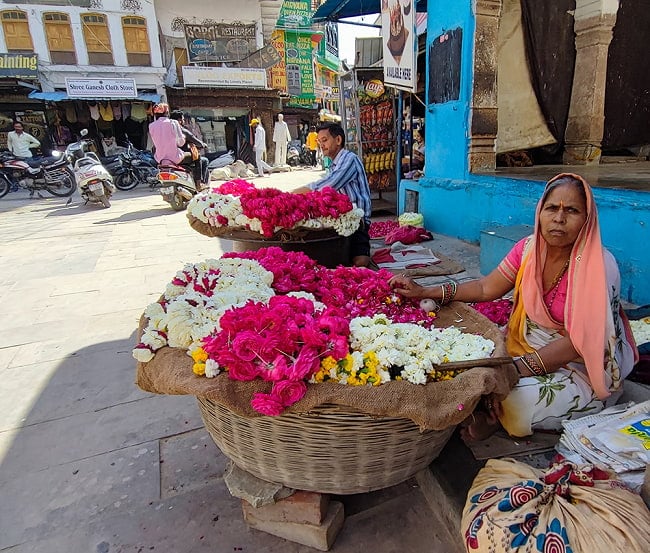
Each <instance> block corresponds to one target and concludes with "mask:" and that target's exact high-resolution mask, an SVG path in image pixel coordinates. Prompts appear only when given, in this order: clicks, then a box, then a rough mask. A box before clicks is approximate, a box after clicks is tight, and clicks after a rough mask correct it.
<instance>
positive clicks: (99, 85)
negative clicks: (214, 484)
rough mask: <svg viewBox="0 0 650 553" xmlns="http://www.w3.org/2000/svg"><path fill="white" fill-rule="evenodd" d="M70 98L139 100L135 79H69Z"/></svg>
mask: <svg viewBox="0 0 650 553" xmlns="http://www.w3.org/2000/svg"><path fill="white" fill-rule="evenodd" d="M65 90H66V94H67V95H68V96H69V97H70V98H89V99H90V98H120V99H126V98H137V96H138V89H137V87H136V86H135V79H69V78H66V80H65Z"/></svg>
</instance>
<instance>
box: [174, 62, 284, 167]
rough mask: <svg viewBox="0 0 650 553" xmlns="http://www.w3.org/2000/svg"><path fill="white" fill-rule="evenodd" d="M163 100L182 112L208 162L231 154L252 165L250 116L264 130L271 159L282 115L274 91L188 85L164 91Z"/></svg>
mask: <svg viewBox="0 0 650 553" xmlns="http://www.w3.org/2000/svg"><path fill="white" fill-rule="evenodd" d="M203 69H207V68H203ZM210 69H219V68H210ZM186 84H187V83H186ZM167 100H168V102H169V105H170V107H171V109H180V110H182V111H183V112H184V113H185V115H186V117H188V119H189V121H190V124H191V130H192V131H193V132H195V133H196V134H197V136H198V137H199V138H201V139H202V140H203V141H204V142H206V143H207V144H208V147H207V149H206V150H207V151H206V155H207V157H208V159H211V158H214V157H217V156H219V155H221V154H223V153H225V152H228V151H232V152H233V154H234V156H235V158H237V159H241V160H243V161H245V162H247V163H254V156H253V153H252V147H251V144H252V143H253V136H252V133H251V129H250V126H249V123H250V120H251V119H252V118H253V117H255V118H257V119H259V120H260V121H261V123H262V126H263V127H264V129H265V130H266V146H267V152H268V154H267V156H268V157H269V159H272V158H271V154H272V145H273V126H274V123H275V120H276V117H277V114H278V113H281V112H282V103H281V99H280V96H279V93H278V91H277V90H266V89H258V88H222V87H201V88H192V87H189V86H188V87H186V88H168V89H167Z"/></svg>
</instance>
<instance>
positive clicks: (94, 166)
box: [65, 129, 115, 207]
mask: <svg viewBox="0 0 650 553" xmlns="http://www.w3.org/2000/svg"><path fill="white" fill-rule="evenodd" d="M80 134H81V137H82V138H81V140H79V141H78V142H73V143H72V144H69V145H68V147H67V148H66V150H65V151H66V155H67V156H68V157H69V158H70V159H72V160H74V177H75V180H76V182H77V185H78V186H79V193H80V194H81V197H82V198H83V199H84V200H85V201H86V203H88V202H90V203H100V204H102V205H103V206H104V207H111V202H110V198H111V196H112V195H113V193H114V192H115V185H114V184H113V177H112V176H111V174H110V173H109V172H108V171H107V170H106V168H105V167H104V166H103V165H102V162H101V161H100V160H99V157H98V156H97V154H96V153H95V152H91V151H88V150H89V147H90V145H91V144H92V143H93V142H92V140H88V139H85V138H84V137H85V136H87V135H88V131H87V130H86V129H82V130H81V133H80Z"/></svg>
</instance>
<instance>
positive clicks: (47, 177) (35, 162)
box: [0, 151, 77, 198]
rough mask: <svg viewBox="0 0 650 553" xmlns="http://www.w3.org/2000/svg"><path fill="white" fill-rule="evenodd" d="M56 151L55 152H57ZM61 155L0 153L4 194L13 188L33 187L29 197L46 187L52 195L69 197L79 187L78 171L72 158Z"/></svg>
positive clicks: (0, 184)
mask: <svg viewBox="0 0 650 553" xmlns="http://www.w3.org/2000/svg"><path fill="white" fill-rule="evenodd" d="M53 154H55V152H53ZM56 154H58V156H57V155H52V156H49V157H43V158H40V159H25V158H19V157H16V156H14V155H13V154H12V153H11V152H8V151H6V152H1V153H0V198H2V197H3V196H5V195H6V194H7V193H8V192H9V190H11V189H12V188H24V189H25V190H29V192H30V194H29V197H30V198H31V197H33V196H34V193H35V192H36V193H37V194H38V195H39V197H42V196H41V193H40V191H41V190H46V191H47V192H49V193H50V194H52V196H58V197H61V198H65V197H66V196H71V195H72V193H73V192H74V191H75V189H76V187H77V186H76V184H75V178H74V173H73V172H72V169H71V168H70V163H69V161H70V160H69V159H68V158H67V157H66V156H61V153H60V152H56Z"/></svg>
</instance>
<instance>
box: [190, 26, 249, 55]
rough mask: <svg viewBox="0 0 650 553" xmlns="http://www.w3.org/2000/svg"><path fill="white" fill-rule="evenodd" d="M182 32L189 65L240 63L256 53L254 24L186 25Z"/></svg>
mask: <svg viewBox="0 0 650 553" xmlns="http://www.w3.org/2000/svg"><path fill="white" fill-rule="evenodd" d="M183 29H184V31H185V40H186V41H187V53H188V57H189V61H190V62H200V61H240V60H243V59H244V58H246V57H248V56H250V55H251V54H252V53H253V52H255V51H256V50H257V33H256V25H255V23H250V24H243V23H213V24H193V23H186V24H185V25H184V26H183Z"/></svg>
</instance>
